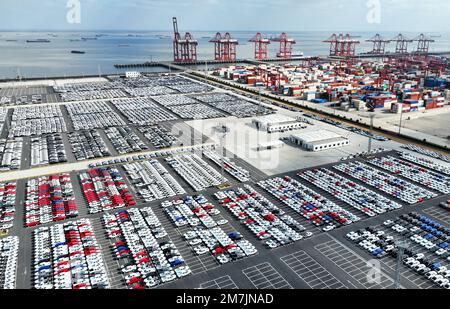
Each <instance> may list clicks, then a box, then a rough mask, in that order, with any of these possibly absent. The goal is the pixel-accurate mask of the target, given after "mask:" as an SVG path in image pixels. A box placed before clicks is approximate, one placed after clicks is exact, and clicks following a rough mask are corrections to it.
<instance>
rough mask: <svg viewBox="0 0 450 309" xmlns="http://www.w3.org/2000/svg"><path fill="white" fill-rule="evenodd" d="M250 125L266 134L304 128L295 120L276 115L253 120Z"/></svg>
mask: <svg viewBox="0 0 450 309" xmlns="http://www.w3.org/2000/svg"><path fill="white" fill-rule="evenodd" d="M252 123H253V125H254V126H255V127H256V128H257V129H258V130H262V131H267V132H268V133H273V132H282V131H289V130H297V129H303V128H305V127H306V126H305V125H304V124H302V123H301V122H300V121H298V120H297V119H294V118H291V117H288V116H283V115H278V114H271V115H267V116H262V117H258V118H254V119H253V121H252Z"/></svg>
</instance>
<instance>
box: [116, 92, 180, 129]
mask: <svg viewBox="0 0 450 309" xmlns="http://www.w3.org/2000/svg"><path fill="white" fill-rule="evenodd" d="M112 104H113V105H115V106H116V107H117V109H118V110H119V111H120V112H121V113H122V114H123V115H124V116H125V117H126V118H127V119H128V121H129V122H131V123H132V124H135V125H138V126H145V125H154V124H157V123H160V122H165V121H171V120H176V119H178V117H176V116H175V115H173V114H172V113H170V112H169V111H167V110H166V109H165V108H163V107H161V106H159V105H158V104H156V103H155V102H154V101H153V100H152V99H150V98H129V99H122V100H116V101H114V102H112Z"/></svg>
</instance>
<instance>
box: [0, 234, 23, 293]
mask: <svg viewBox="0 0 450 309" xmlns="http://www.w3.org/2000/svg"><path fill="white" fill-rule="evenodd" d="M18 256H19V237H17V236H10V237H5V238H0V290H12V289H15V288H16V272H17V259H18Z"/></svg>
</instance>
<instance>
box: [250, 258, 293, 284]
mask: <svg viewBox="0 0 450 309" xmlns="http://www.w3.org/2000/svg"><path fill="white" fill-rule="evenodd" d="M242 272H243V273H244V275H245V276H246V277H247V278H248V279H249V280H250V281H251V282H252V284H253V285H254V286H255V288H257V289H292V286H291V285H290V284H289V282H287V281H286V280H285V279H284V278H283V276H282V275H280V273H279V272H278V271H277V270H276V269H275V268H273V267H272V266H271V265H270V264H269V263H262V264H259V265H256V266H253V267H249V268H246V269H244V270H243V271H242Z"/></svg>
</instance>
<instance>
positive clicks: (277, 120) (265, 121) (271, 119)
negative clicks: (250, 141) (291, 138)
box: [253, 114, 297, 126]
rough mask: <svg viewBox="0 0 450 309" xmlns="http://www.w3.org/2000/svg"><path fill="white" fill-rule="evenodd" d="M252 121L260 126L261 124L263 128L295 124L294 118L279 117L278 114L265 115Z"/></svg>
mask: <svg viewBox="0 0 450 309" xmlns="http://www.w3.org/2000/svg"><path fill="white" fill-rule="evenodd" d="M253 121H256V122H259V123H260V124H262V125H264V126H271V125H277V124H284V123H290V122H297V120H296V119H295V118H292V117H288V116H284V115H279V114H271V115H267V116H262V117H258V118H255V119H253Z"/></svg>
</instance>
